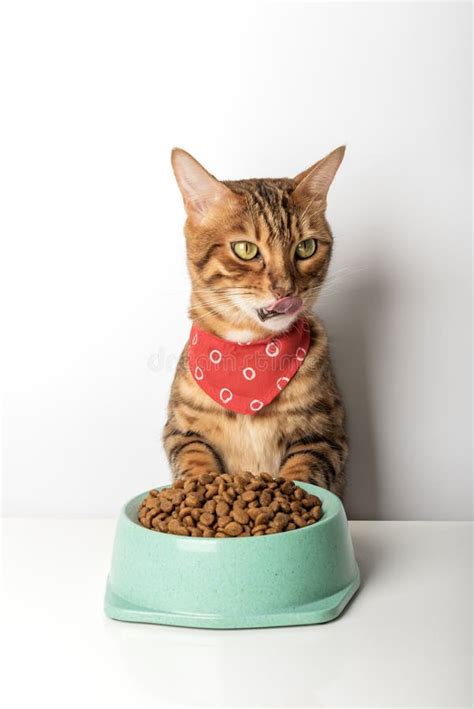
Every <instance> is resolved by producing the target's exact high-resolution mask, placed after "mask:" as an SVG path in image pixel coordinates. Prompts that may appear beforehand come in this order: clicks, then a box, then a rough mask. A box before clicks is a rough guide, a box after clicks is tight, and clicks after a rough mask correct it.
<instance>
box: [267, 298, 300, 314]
mask: <svg viewBox="0 0 474 709" xmlns="http://www.w3.org/2000/svg"><path fill="white" fill-rule="evenodd" d="M302 305H303V301H302V300H301V298H300V297H299V296H297V295H287V296H286V297H285V298H280V299H279V300H275V301H274V302H273V303H272V304H271V305H269V306H268V307H267V310H270V311H271V312H273V313H281V314H282V315H283V314H284V315H293V313H296V312H297V311H298V310H299V309H300V308H301V306H302Z"/></svg>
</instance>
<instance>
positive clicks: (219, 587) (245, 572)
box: [105, 482, 360, 628]
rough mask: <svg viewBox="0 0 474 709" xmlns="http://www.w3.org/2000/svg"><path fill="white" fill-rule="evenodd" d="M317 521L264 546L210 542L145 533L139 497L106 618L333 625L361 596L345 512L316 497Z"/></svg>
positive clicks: (126, 515)
mask: <svg viewBox="0 0 474 709" xmlns="http://www.w3.org/2000/svg"><path fill="white" fill-rule="evenodd" d="M297 485H299V486H300V487H302V488H303V489H304V490H307V491H308V492H310V493H312V494H313V495H317V496H318V497H319V498H320V499H321V501H322V506H323V515H322V517H321V519H320V520H319V522H317V523H316V524H313V525H310V526H309V527H303V528H301V529H296V530H293V531H290V532H281V533H278V534H271V535H268V536H262V537H237V538H234V539H215V538H200V537H181V536H177V535H173V534H163V533H161V532H156V531H154V530H149V529H146V528H145V527H143V526H142V525H141V524H140V523H139V522H138V510H139V508H140V505H141V503H142V501H143V500H144V498H145V497H146V495H147V493H144V494H141V495H138V496H137V497H135V498H133V499H132V500H130V502H128V503H127V504H126V505H125V506H124V508H123V509H122V511H121V513H120V517H119V520H118V524H117V531H116V536H115V543H114V551H113V556H112V564H111V569H110V574H109V578H108V581H107V590H106V595H105V612H106V614H107V615H108V616H109V617H110V618H115V619H116V620H124V621H133V622H140V623H159V624H162V625H179V626H186V627H194V628H263V627H271V626H283V625H307V624H311V623H324V622H327V621H329V620H332V619H334V618H336V617H337V616H338V615H339V614H340V613H341V612H342V610H343V609H344V607H345V606H346V605H347V603H348V602H349V600H350V599H351V597H352V596H353V595H354V593H355V592H356V591H357V589H358V588H359V584H360V575H359V569H358V566H357V563H356V561H355V558H354V551H353V548H352V541H351V538H350V534H349V529H348V525H347V519H346V515H345V512H344V508H343V506H342V504H341V501H340V500H339V498H338V497H336V496H335V495H333V494H332V493H331V492H328V491H327V490H324V489H323V488H320V487H316V486H315V485H310V484H308V483H300V482H297Z"/></svg>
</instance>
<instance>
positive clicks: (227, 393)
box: [219, 387, 234, 404]
mask: <svg viewBox="0 0 474 709" xmlns="http://www.w3.org/2000/svg"><path fill="white" fill-rule="evenodd" d="M233 396H234V395H233V394H232V392H231V390H230V389H227V388H225V387H224V388H223V389H221V390H220V392H219V397H220V400H221V401H223V402H224V404H227V403H228V402H229V401H230V400H231V399H232V397H233Z"/></svg>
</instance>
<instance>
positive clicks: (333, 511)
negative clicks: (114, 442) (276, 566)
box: [120, 480, 344, 544]
mask: <svg viewBox="0 0 474 709" xmlns="http://www.w3.org/2000/svg"><path fill="white" fill-rule="evenodd" d="M293 482H294V483H295V485H297V486H298V487H301V488H303V490H307V491H308V492H311V494H313V495H318V497H319V496H320V495H321V493H322V497H323V498H324V497H325V498H326V504H329V510H327V509H325V508H324V504H325V500H322V503H323V504H322V508H323V514H322V516H321V518H320V519H319V520H318V521H317V522H315V523H314V524H310V525H309V526H308V527H299V528H298V529H290V530H287V531H285V532H277V533H275V534H266V535H265V534H264V535H262V536H261V537H252V536H250V537H217V538H216V537H191V536H186V537H185V536H181V535H179V534H168V533H167V532H160V531H158V530H156V529H148V528H147V527H144V526H143V524H140V522H139V521H138V519H136V520H135V519H133V518H132V516H131V514H130V512H131V509H130V508H131V507H132V506H133V507H134V508H135V506H136V504H137V502H138V501H140V502H141V501H143V500H144V499H145V497H146V496H147V495H148V494H149V490H147V491H146V492H142V493H140V494H138V495H135V496H134V497H132V498H131V499H130V500H128V502H126V503H125V504H124V505H123V507H122V509H121V511H120V518H121V519H122V520H123V521H124V522H125V523H126V524H127V525H132V526H133V527H135V528H136V530H140V531H139V532H138V533H140V534H141V533H145V534H150V533H151V534H153V538H158V539H160V538H161V539H163V540H164V539H167V540H173V541H176V539H179V540H181V541H182V540H186V541H187V542H190V543H192V542H199V543H200V544H204V543H210V544H217V543H220V542H228V541H229V540H232V541H234V542H237V541H240V542H244V541H245V542H250V540H253V541H254V542H262V540H271V539H273V538H274V537H285V538H287V535H288V534H292V535H295V534H304V533H307V532H308V530H313V531H314V529H320V528H321V527H322V526H323V525H325V524H327V523H328V522H329V521H330V520H331V519H333V518H334V517H335V516H336V515H337V514H338V513H339V512H340V510H341V509H344V508H343V504H342V502H341V500H340V499H339V498H338V497H337V495H335V494H334V493H333V492H331V491H330V490H326V489H325V488H322V487H319V486H318V485H313V484H312V483H306V482H303V481H302V480H293ZM169 487H171V483H168V484H166V485H159V486H157V487H156V488H153V489H154V490H164V489H166V488H169ZM308 488H309V489H308ZM149 539H151V537H149ZM292 539H294V536H293V537H292Z"/></svg>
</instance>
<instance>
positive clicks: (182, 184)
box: [163, 146, 348, 497]
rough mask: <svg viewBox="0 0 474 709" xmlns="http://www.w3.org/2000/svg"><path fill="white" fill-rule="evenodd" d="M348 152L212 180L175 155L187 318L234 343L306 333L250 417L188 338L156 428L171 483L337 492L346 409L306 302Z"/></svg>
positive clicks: (326, 245) (323, 270) (316, 282)
mask: <svg viewBox="0 0 474 709" xmlns="http://www.w3.org/2000/svg"><path fill="white" fill-rule="evenodd" d="M344 152H345V147H344V146H341V147H339V148H337V149H336V150H334V151H333V152H331V153H330V154H329V155H327V156H326V157H325V158H323V159H322V160H320V161H319V162H317V163H316V164H314V165H312V166H311V167H310V168H308V169H307V170H305V171H304V172H301V173H300V174H298V175H297V176H296V177H294V178H293V179H291V178H282V179H273V178H271V179H270V178H269V179H247V180H237V181H219V180H217V179H216V178H215V177H214V176H213V175H211V174H210V173H209V172H208V171H207V170H206V169H205V168H204V167H203V166H202V165H201V164H200V163H198V162H197V160H195V159H194V158H193V157H192V156H191V155H190V154H189V153H187V152H186V151H184V150H182V149H180V148H175V149H174V150H173V151H172V158H171V159H172V166H173V170H174V174H175V177H176V180H177V183H178V186H179V189H180V191H181V194H182V197H183V201H184V207H185V211H186V213H187V220H186V223H185V228H184V232H185V236H186V245H187V258H188V269H189V274H190V278H191V284H192V292H191V302H190V309H189V316H190V319H191V320H192V322H193V324H194V326H195V328H196V333H198V332H199V333H203V337H207V338H208V339H209V338H211V340H212V341H213V342H221V343H222V344H223V346H225V347H227V348H229V347H230V348H231V349H232V346H234V348H235V346H237V344H236V343H247V344H248V343H262V342H263V343H264V344H265V343H267V342H275V338H278V337H281V338H286V337H287V333H288V332H290V331H291V332H295V330H294V328H295V327H296V326H297V325H298V324H299V323H303V327H304V328H307V331H308V333H309V335H308V340H309V343H308V348H306V349H307V352H306V351H305V350H303V351H304V353H305V357H304V361H302V362H301V363H298V364H299V365H300V366H299V368H298V369H297V371H296V373H294V375H293V376H292V377H291V378H290V377H288V378H287V380H288V381H285V382H284V383H285V384H286V386H285V387H284V388H283V389H282V390H281V391H280V392H279V393H278V395H276V396H274V397H273V398H272V400H271V401H270V402H269V403H268V404H267V405H265V406H263V404H262V402H260V403H259V405H258V406H259V410H258V411H256V412H255V411H252V412H249V413H247V414H246V413H236V411H235V410H232V409H231V408H228V407H226V406H224V405H223V403H219V402H218V401H217V400H215V398H212V397H211V396H210V395H209V393H208V392H206V391H205V390H203V388H202V387H201V386H200V382H199V381H198V379H199V377H197V376H196V372H194V373H193V371H191V369H190V366H189V362H188V355H189V349H190V342H188V344H187V345H186V347H185V348H184V351H183V353H182V355H181V358H180V361H179V364H178V367H177V370H176V374H175V378H174V381H173V384H172V389H171V396H170V401H169V405H168V419H167V422H166V425H165V429H164V434H163V441H164V446H165V451H166V454H167V456H168V459H169V463H170V467H171V471H172V475H173V477H174V479H176V478H177V477H180V476H190V475H191V476H194V475H196V476H198V475H200V474H201V473H203V472H206V471H217V472H221V473H222V472H230V473H236V472H239V471H249V472H251V473H259V472H267V473H270V474H271V475H272V476H274V477H278V476H281V477H284V478H287V479H290V480H300V481H303V482H310V483H314V484H316V485H319V486H321V487H323V488H326V489H328V490H331V491H332V492H334V493H335V494H336V495H338V496H339V497H342V495H343V493H344V489H345V484H346V476H345V470H344V468H345V462H346V458H347V453H348V444H347V438H346V433H345V414H344V407H343V404H342V401H341V397H340V394H339V392H338V389H337V386H336V383H335V379H334V375H333V371H332V367H331V362H330V357H329V351H328V341H327V336H326V333H325V331H324V328H323V325H322V324H321V322H320V321H319V320H318V319H317V318H316V317H315V316H314V315H312V313H311V308H312V306H313V304H314V302H315V300H316V298H317V296H318V293H319V291H320V289H321V286H322V284H323V282H324V279H325V277H326V274H327V271H328V266H329V262H330V258H331V250H332V243H333V237H332V233H331V229H330V227H329V224H328V222H327V221H326V216H325V210H326V198H327V193H328V190H329V187H330V185H331V183H332V181H333V179H334V176H335V174H336V172H337V170H338V168H339V166H340V164H341V162H342V159H343V157H344ZM302 316H304V319H302ZM212 338H220V339H212ZM194 340H197V335H195V336H194ZM245 346H246V345H244V347H245ZM250 349H251V347H250ZM214 352H215V350H214ZM196 371H197V370H196ZM229 376H233V375H232V374H229ZM201 378H202V377H201ZM229 386H230V385H229ZM221 391H222V390H221ZM225 391H227V392H229V395H230V391H229V389H228V388H226V389H225ZM272 396H273V395H272ZM223 401H224V399H222V402H223ZM260 404H262V406H260Z"/></svg>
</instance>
